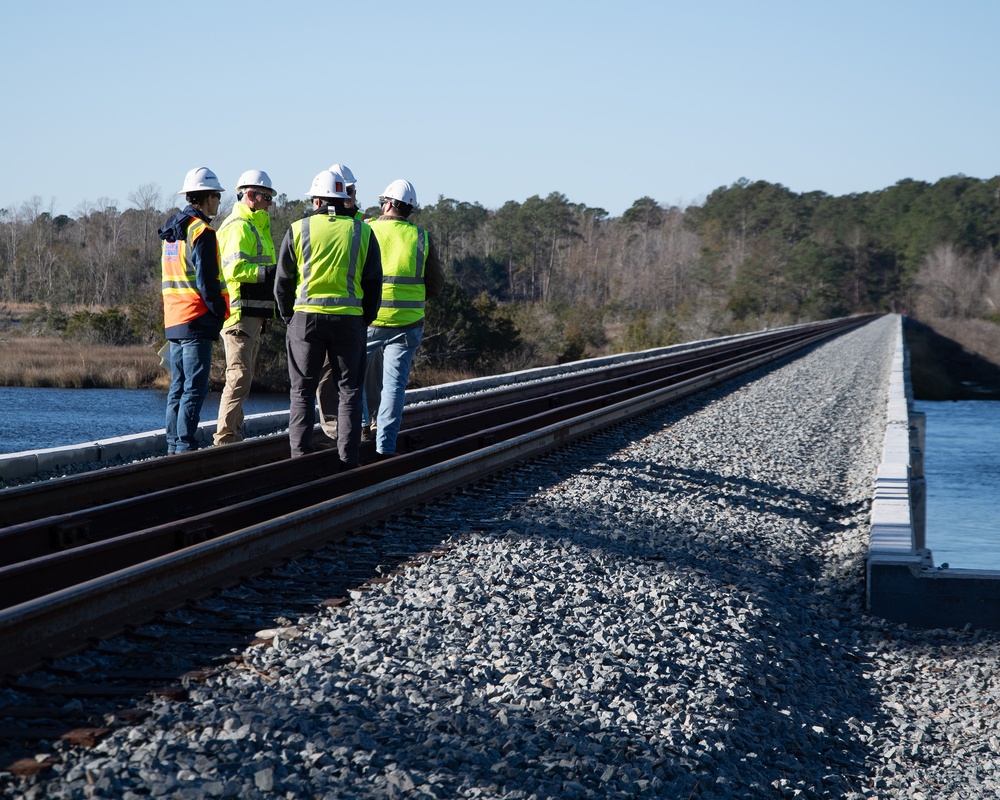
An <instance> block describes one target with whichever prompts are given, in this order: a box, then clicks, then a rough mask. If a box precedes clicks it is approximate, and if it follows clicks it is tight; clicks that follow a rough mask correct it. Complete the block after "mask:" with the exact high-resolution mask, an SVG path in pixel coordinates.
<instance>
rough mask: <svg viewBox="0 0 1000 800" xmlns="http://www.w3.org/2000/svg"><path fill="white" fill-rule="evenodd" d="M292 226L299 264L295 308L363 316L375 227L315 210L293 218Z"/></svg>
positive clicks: (314, 311) (322, 312)
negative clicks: (364, 274)
mask: <svg viewBox="0 0 1000 800" xmlns="http://www.w3.org/2000/svg"><path fill="white" fill-rule="evenodd" d="M292 230H293V236H294V250H295V254H296V259H297V262H298V266H299V282H298V286H297V287H296V290H295V305H294V309H295V310H296V311H305V312H313V313H321V314H345V315H348V316H360V315H361V314H362V313H363V312H362V307H361V298H362V297H363V295H364V292H363V291H362V289H361V270H362V265H363V264H364V261H365V259H366V258H367V257H368V239H369V237H370V236H371V228H369V227H368V226H367V225H365V224H364V223H362V222H361V220H357V219H353V218H351V217H337V216H335V215H333V214H313V215H312V216H309V217H306V218H305V219H302V220H297V221H296V222H293V223H292Z"/></svg>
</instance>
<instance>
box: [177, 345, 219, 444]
mask: <svg viewBox="0 0 1000 800" xmlns="http://www.w3.org/2000/svg"><path fill="white" fill-rule="evenodd" d="M211 368H212V339H171V340H170V389H169V390H168V391H167V453H168V454H173V453H186V452H188V451H189V450H197V449H198V438H197V434H198V421H199V419H200V418H201V406H202V404H203V403H204V402H205V395H207V394H208V374H209V372H210V370H211Z"/></svg>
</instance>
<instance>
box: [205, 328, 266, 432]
mask: <svg viewBox="0 0 1000 800" xmlns="http://www.w3.org/2000/svg"><path fill="white" fill-rule="evenodd" d="M265 322H266V320H265V319H264V318H263V317H241V318H240V321H239V322H237V323H236V324H235V325H233V326H232V327H229V328H224V329H223V330H222V342H223V344H224V345H225V347H226V386H225V388H224V389H223V390H222V398H221V399H220V400H219V421H218V423H217V424H216V429H215V437H214V441H215V444H217V445H218V444H233V443H234V442H242V441H243V401H244V400H246V399H247V395H249V394H250V384H252V383H253V375H254V368H255V366H256V364H257V354H258V353H259V352H260V342H261V337H262V335H263V331H264V323H265Z"/></svg>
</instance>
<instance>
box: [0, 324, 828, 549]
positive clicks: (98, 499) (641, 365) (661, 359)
mask: <svg viewBox="0 0 1000 800" xmlns="http://www.w3.org/2000/svg"><path fill="white" fill-rule="evenodd" d="M840 322H841V321H840V320H836V321H833V322H821V323H809V324H806V325H801V326H794V327H791V328H786V329H779V330H778V331H774V332H764V333H756V334H744V335H741V336H738V337H732V338H729V339H724V340H721V341H717V342H714V343H710V344H707V345H705V346H701V347H697V348H692V349H688V350H682V351H679V352H671V353H666V354H662V355H659V356H654V357H651V358H650V359H643V360H640V361H631V362H628V363H625V364H617V365H612V366H604V367H602V368H601V369H600V373H601V374H602V375H605V376H607V377H608V378H613V377H624V376H627V375H633V374H636V373H639V372H642V371H645V370H648V369H652V368H655V367H657V366H664V367H667V366H669V365H670V364H678V365H680V364H691V363H711V361H712V360H713V359H715V358H717V357H718V354H720V353H723V352H732V353H739V352H750V350H751V349H752V348H753V347H755V346H758V345H759V343H760V342H761V341H762V340H772V341H775V342H778V341H781V340H782V339H785V340H788V341H793V340H794V339H795V338H796V337H801V336H802V335H803V332H804V331H808V330H814V331H820V330H823V329H826V328H828V327H829V326H830V325H836V324H839V323H840ZM593 375H594V371H591V370H580V371H577V372H573V373H569V374H563V375H559V376H557V377H553V378H550V379H548V380H546V381H544V382H537V383H534V384H528V385H521V384H516V385H512V386H507V387H503V388H500V389H493V390H490V391H489V392H487V393H485V394H477V395H469V396H464V397H457V398H451V399H446V400H437V401H434V402H431V403H427V404H422V405H419V406H415V407H412V408H407V409H406V410H405V411H404V415H403V427H402V433H403V434H405V433H406V431H407V429H408V428H410V427H419V426H423V425H426V424H429V423H430V422H433V421H436V420H446V419H452V418H454V417H456V416H462V415H465V414H469V413H472V412H474V411H477V410H480V409H482V408H483V407H485V406H489V405H498V404H502V403H507V402H510V400H509V399H508V398H521V399H527V398H530V397H538V396H544V395H548V394H550V393H552V392H554V391H563V390H567V389H571V388H573V387H579V386H584V385H587V384H589V383H590V382H592V381H593V380H594V378H593ZM404 440H405V436H404ZM288 456H289V448H288V437H287V435H286V434H273V435H271V436H267V437H261V438H259V439H254V440H250V441H246V442H240V443H238V444H234V445H228V446H226V447H213V448H205V449H202V450H198V451H196V452H194V453H185V454H181V455H178V456H174V457H173V458H170V459H151V460H148V461H143V462H137V463H134V464H127V465H122V466H115V467H109V468H107V469H101V470H94V471H91V472H87V473H82V474H78V475H73V476H68V477H65V478H60V479H58V480H51V481H44V482H40V483H34V484H28V485H26V486H20V487H13V488H9V489H4V490H0V534H2V531H3V530H4V528H6V527H12V526H15V525H19V524H22V523H25V522H29V521H33V520H37V519H40V518H43V517H51V516H55V515H59V514H64V513H69V512H72V511H76V510H80V509H84V508H92V507H96V506H101V505H106V504H109V503H113V502H116V501H119V500H124V499H127V498H130V497H135V496H137V495H141V494H148V493H151V492H155V491H160V490H163V489H167V488H170V487H174V486H181V485H184V484H188V483H192V482H196V481H202V480H207V479H210V478H213V477H218V476H220V475H226V474H230V473H233V472H237V471H241V470H246V469H251V468H253V467H256V466H262V465H265V464H270V463H274V462H277V461H286V460H287V459H288ZM54 535H55V536H57V537H62V538H64V539H65V540H66V541H65V542H64V543H65V544H66V545H67V546H71V545H72V542H73V539H74V538H81V539H85V538H86V536H87V535H88V531H86V530H85V529H79V528H74V527H73V526H68V527H67V528H65V529H62V530H58V531H54ZM4 549H5V548H4Z"/></svg>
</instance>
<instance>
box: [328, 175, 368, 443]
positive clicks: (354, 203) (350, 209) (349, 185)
mask: <svg viewBox="0 0 1000 800" xmlns="http://www.w3.org/2000/svg"><path fill="white" fill-rule="evenodd" d="M330 172H336V173H338V174H340V175H343V176H344V187H345V189H346V191H347V195H348V197H347V199H346V200H344V209H345V210H346V212H347V213H348V214H350V215H351V216H353V217H354V218H355V219H359V220H362V221H364V222H370V221H371V219H370V218H368V217H366V216H365V212H364V211H362V210H361V208H359V206H358V181H357V178H355V177H354V173H353V172H352V171H351V168H350V167H348V166H347V165H346V164H333V165H331V166H330ZM380 363H381V362H380ZM332 374H333V373H332V371H331V369H330V365H329V364H324V365H323V374H322V375H320V378H319V388H318V389H317V390H316V407H317V409H318V411H319V426H320V429H321V431H322V434H323V435H322V437H321V439H320V442H321V444H318V446H320V447H322V446H329V445H330V443H331V442H336V441H337V386H336V384H335V383H334V382H333V380H332V378H331V376H332ZM366 374H367V373H366ZM366 388H367V387H366ZM361 423H362V428H361V433H362V437H364V436H366V435H367V433H368V428H367V425H368V419H367V418H363V419H362V420H361ZM313 444H314V445H317V442H316V441H314V442H313Z"/></svg>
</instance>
